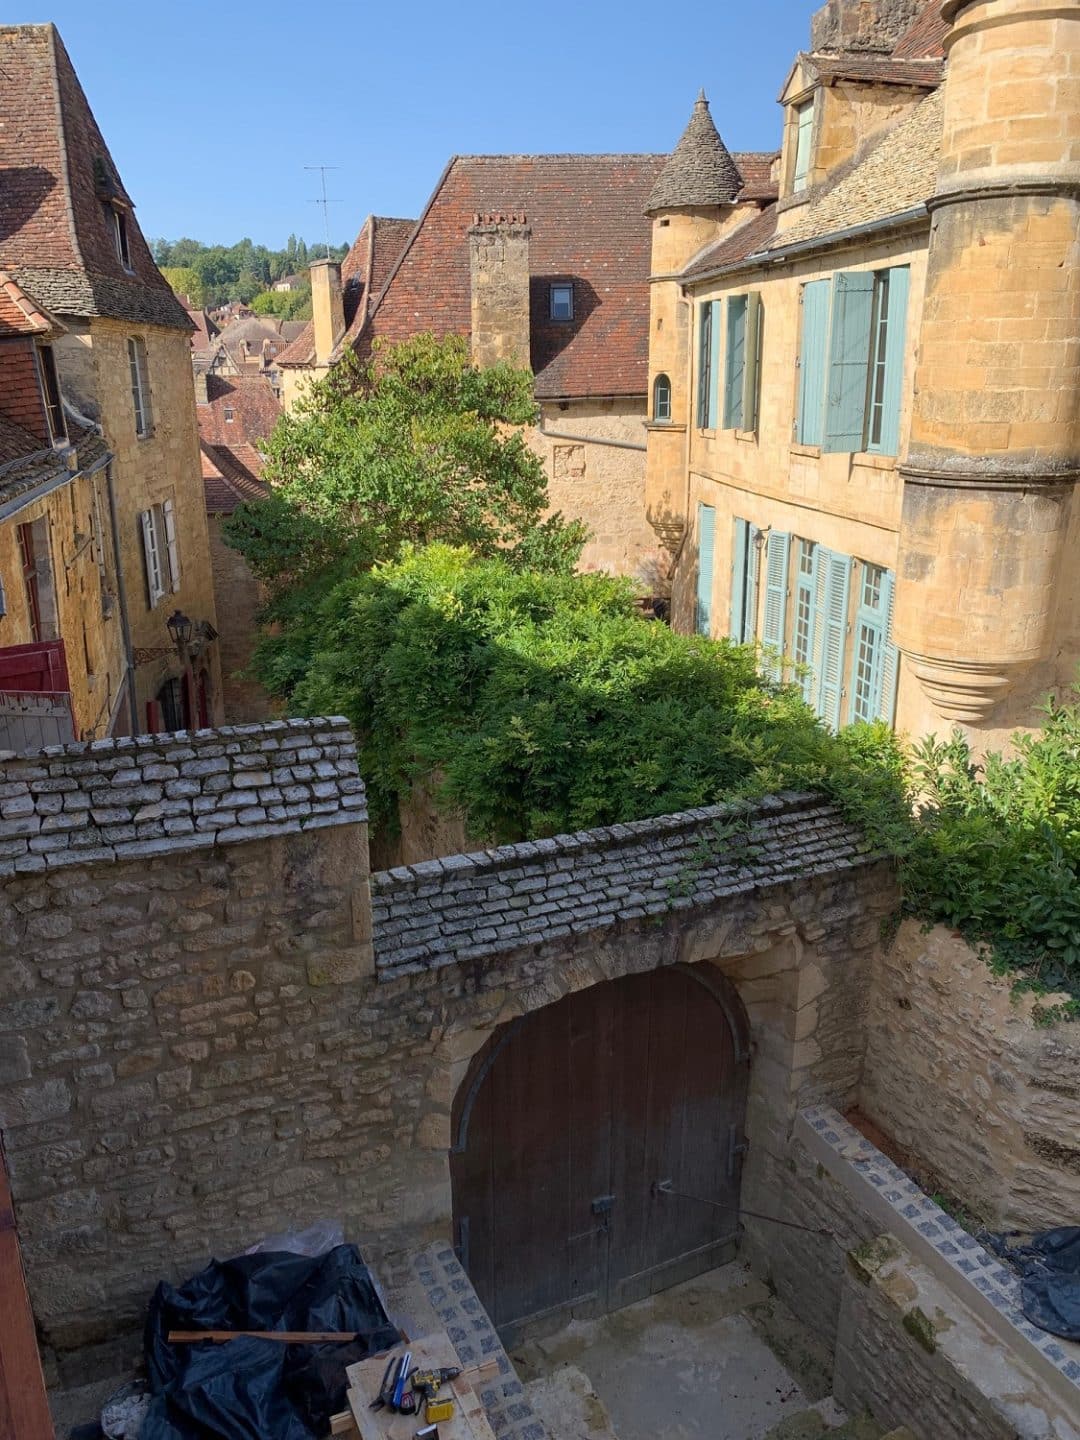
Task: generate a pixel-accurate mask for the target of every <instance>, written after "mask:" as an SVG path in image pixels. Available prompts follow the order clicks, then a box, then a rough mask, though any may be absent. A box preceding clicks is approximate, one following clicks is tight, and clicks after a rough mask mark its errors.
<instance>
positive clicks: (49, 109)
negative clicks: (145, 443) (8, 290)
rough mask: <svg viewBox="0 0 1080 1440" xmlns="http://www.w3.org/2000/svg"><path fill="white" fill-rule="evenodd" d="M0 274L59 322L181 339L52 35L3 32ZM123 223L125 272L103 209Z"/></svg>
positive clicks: (40, 29)
mask: <svg viewBox="0 0 1080 1440" xmlns="http://www.w3.org/2000/svg"><path fill="white" fill-rule="evenodd" d="M0 165H2V167H3V182H2V184H0V265H2V266H3V267H4V269H6V270H8V271H10V272H11V273H12V275H13V276H14V278H15V279H16V280H17V281H18V283H19V284H20V285H21V286H22V287H23V288H24V289H25V290H27V291H29V293H30V294H31V295H32V296H33V297H34V299H35V300H37V301H38V302H39V304H41V305H44V306H46V307H47V308H48V309H49V310H51V311H52V312H54V313H55V314H58V315H111V316H114V317H116V318H117V319H126V320H133V321H136V322H139V323H147V324H154V325H167V326H170V327H175V328H178V329H184V330H186V329H188V328H189V326H190V321H189V320H188V318H187V315H186V314H185V312H184V309H183V307H182V306H181V304H180V302H179V301H178V300H177V299H176V297H175V296H174V295H173V293H172V291H171V290H170V289H169V287H168V285H167V284H166V283H165V280H164V278H163V276H162V275H161V273H160V272H159V270H158V268H157V266H156V265H155V264H154V261H153V257H152V256H151V254H150V251H149V249H148V247H147V244H146V241H145V240H144V239H143V237H142V234H141V232H140V230H139V227H138V225H137V224H136V223H135V217H134V214H133V212H132V211H131V209H130V206H131V201H130V199H129V198H128V196H127V193H126V192H125V190H124V187H123V184H122V183H121V181H120V177H119V175H118V174H117V171H116V167H115V165H114V164H113V161H112V157H111V155H110V154H109V150H108V147H107V146H106V144H105V141H104V139H103V138H102V135H101V131H100V130H99V129H98V126H97V122H96V121H95V119H94V116H93V114H92V112H91V110H90V106H89V104H88V103H87V99H86V96H85V95H84V94H83V90H82V86H81V85H80V84H79V81H78V77H77V76H76V74H75V71H74V69H73V68H72V64H71V61H70V60H69V59H68V55H67V51H66V50H65V49H64V46H63V42H62V41H61V39H60V37H59V35H58V34H57V32H56V29H55V27H54V26H52V25H7V26H2V27H0ZM112 200H115V201H117V202H118V203H119V204H120V205H121V206H122V208H123V209H124V212H125V215H126V217H127V234H128V247H129V250H130V255H131V270H130V271H128V270H125V268H124V266H123V264H122V263H121V261H120V257H119V255H118V254H117V250H116V240H115V230H114V221H113V219H112V215H111V213H110V202H111V201H112Z"/></svg>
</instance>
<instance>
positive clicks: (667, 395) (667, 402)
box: [652, 375, 671, 420]
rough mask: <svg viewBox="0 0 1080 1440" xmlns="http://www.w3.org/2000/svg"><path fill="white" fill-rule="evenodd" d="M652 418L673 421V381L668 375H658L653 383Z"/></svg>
mask: <svg viewBox="0 0 1080 1440" xmlns="http://www.w3.org/2000/svg"><path fill="white" fill-rule="evenodd" d="M652 394H653V405H652V418H653V419H654V420H670V419H671V381H670V380H669V379H668V377H667V376H666V375H657V377H656V379H655V380H654V381H653V392H652Z"/></svg>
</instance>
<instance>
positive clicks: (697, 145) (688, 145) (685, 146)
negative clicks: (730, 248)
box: [645, 90, 743, 214]
mask: <svg viewBox="0 0 1080 1440" xmlns="http://www.w3.org/2000/svg"><path fill="white" fill-rule="evenodd" d="M742 185H743V180H742V176H741V175H740V174H739V168H738V166H737V165H736V164H735V161H734V160H733V159H732V157H731V153H730V152H729V150H728V148H727V146H726V145H725V144H724V142H723V140H721V138H720V132H719V131H718V130H717V128H716V124H715V122H714V121H713V118H712V114H711V113H710V111H709V102H708V100H706V98H705V91H704V90H703V91H702V92H701V94H700V95H699V96H698V98H697V100H696V101H695V103H694V108H693V111H692V112H691V115H690V121H689V123H688V125H687V127H686V129H685V130H684V131H683V133H682V135H681V136H680V137H679V143H678V144H677V145H676V146H675V149H674V150H673V151H672V152H671V154H670V155H669V156H668V159H667V163H666V164H665V165H664V168H663V169H662V170H661V171H660V174H659V175H658V176H657V177H656V183H655V185H654V186H653V188H652V190H651V191H650V192H649V199H648V203H647V204H646V206H645V209H646V210H647V211H648V213H649V214H653V213H654V212H655V211H657V210H672V209H679V208H680V207H685V206H697V205H702V206H708V205H731V204H733V203H734V200H735V197H736V196H737V195H738V193H739V191H740V190H741V189H742Z"/></svg>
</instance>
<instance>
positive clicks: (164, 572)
mask: <svg viewBox="0 0 1080 1440" xmlns="http://www.w3.org/2000/svg"><path fill="white" fill-rule="evenodd" d="M139 528H140V530H141V531H142V542H143V560H144V561H145V564H146V594H147V600H148V602H149V605H150V609H151V610H152V609H153V608H154V606H155V605H156V604H157V603H158V601H159V600H160V599H161V598H162V596H164V595H165V594H166V593H167V592H168V591H170V590H171V591H176V590H179V589H180V546H179V542H178V540H177V534H176V511H175V509H174V507H173V502H172V501H171V500H166V501H165V503H164V504H163V505H152V506H151V507H150V509H149V510H143V511H142V512H141V514H140V515H139Z"/></svg>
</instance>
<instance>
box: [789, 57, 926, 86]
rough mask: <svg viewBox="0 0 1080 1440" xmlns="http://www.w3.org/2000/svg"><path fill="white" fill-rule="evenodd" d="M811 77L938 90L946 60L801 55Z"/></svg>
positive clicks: (827, 80) (828, 81)
mask: <svg viewBox="0 0 1080 1440" xmlns="http://www.w3.org/2000/svg"><path fill="white" fill-rule="evenodd" d="M799 58H800V60H801V61H802V62H803V65H804V66H805V67H806V69H807V70H808V71H809V72H810V76H811V78H812V77H813V76H814V75H816V76H817V78H818V79H820V80H824V81H825V82H826V83H827V84H830V83H832V82H834V81H836V80H858V81H861V82H863V83H870V84H875V85H906V86H911V87H913V88H914V89H919V90H924V89H925V90H934V89H936V88H937V86H938V85H940V84H941V81H942V78H943V75H944V66H945V62H944V61H943V60H942V59H940V58H936V57H933V58H930V57H928V58H915V59H912V58H900V57H897V56H896V55H861V54H840V55H801V56H800V57H799Z"/></svg>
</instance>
